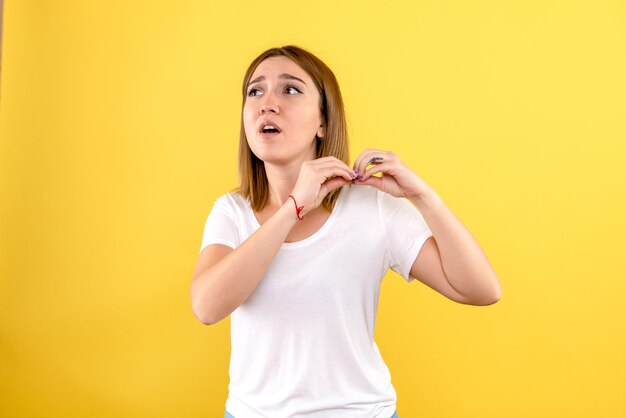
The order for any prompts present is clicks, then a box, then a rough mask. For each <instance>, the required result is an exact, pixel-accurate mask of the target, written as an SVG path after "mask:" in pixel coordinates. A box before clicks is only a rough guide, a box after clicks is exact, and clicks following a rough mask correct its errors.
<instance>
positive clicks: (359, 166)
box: [354, 150, 386, 176]
mask: <svg viewBox="0 0 626 418" xmlns="http://www.w3.org/2000/svg"><path fill="white" fill-rule="evenodd" d="M385 154H386V152H385V151H380V150H368V151H365V152H363V153H362V154H361V155H360V156H359V158H358V159H357V160H356V161H355V167H354V168H355V170H358V174H357V176H363V175H364V174H365V170H366V169H367V167H368V166H370V165H372V164H381V163H382V162H384V158H385Z"/></svg>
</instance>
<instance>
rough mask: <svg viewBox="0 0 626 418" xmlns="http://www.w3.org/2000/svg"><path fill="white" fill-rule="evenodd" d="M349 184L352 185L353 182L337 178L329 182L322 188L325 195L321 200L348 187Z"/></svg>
mask: <svg viewBox="0 0 626 418" xmlns="http://www.w3.org/2000/svg"><path fill="white" fill-rule="evenodd" d="M348 184H352V180H350V181H348V180H346V179H344V178H343V177H335V178H333V179H330V180H328V181H327V182H325V183H324V184H323V185H322V187H323V188H324V189H325V190H323V192H325V193H323V196H322V197H321V198H322V199H323V198H325V197H326V195H327V194H328V193H330V192H332V191H333V190H335V189H338V188H340V187H342V186H346V185H348Z"/></svg>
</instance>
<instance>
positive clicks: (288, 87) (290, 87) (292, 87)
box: [285, 86, 302, 94]
mask: <svg viewBox="0 0 626 418" xmlns="http://www.w3.org/2000/svg"><path fill="white" fill-rule="evenodd" d="M290 89H292V90H295V91H296V92H297V93H294V94H298V93H302V92H301V91H300V90H298V89H297V88H295V87H294V86H287V88H286V89H285V91H289V90H290Z"/></svg>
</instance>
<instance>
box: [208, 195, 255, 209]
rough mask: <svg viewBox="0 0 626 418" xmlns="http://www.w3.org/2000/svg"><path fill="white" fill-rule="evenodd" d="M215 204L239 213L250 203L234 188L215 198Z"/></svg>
mask: <svg viewBox="0 0 626 418" xmlns="http://www.w3.org/2000/svg"><path fill="white" fill-rule="evenodd" d="M213 206H214V207H218V208H220V209H223V210H226V211H227V212H230V213H237V212H242V211H245V209H246V208H247V207H248V206H249V203H248V200H247V199H245V198H244V197H243V196H242V195H241V194H240V193H239V192H238V191H237V190H234V191H230V192H228V193H224V194H222V195H221V196H219V197H218V198H217V199H215V201H214V203H213Z"/></svg>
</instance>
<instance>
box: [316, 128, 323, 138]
mask: <svg viewBox="0 0 626 418" xmlns="http://www.w3.org/2000/svg"><path fill="white" fill-rule="evenodd" d="M317 137H318V138H323V137H324V125H320V127H319V128H317Z"/></svg>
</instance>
